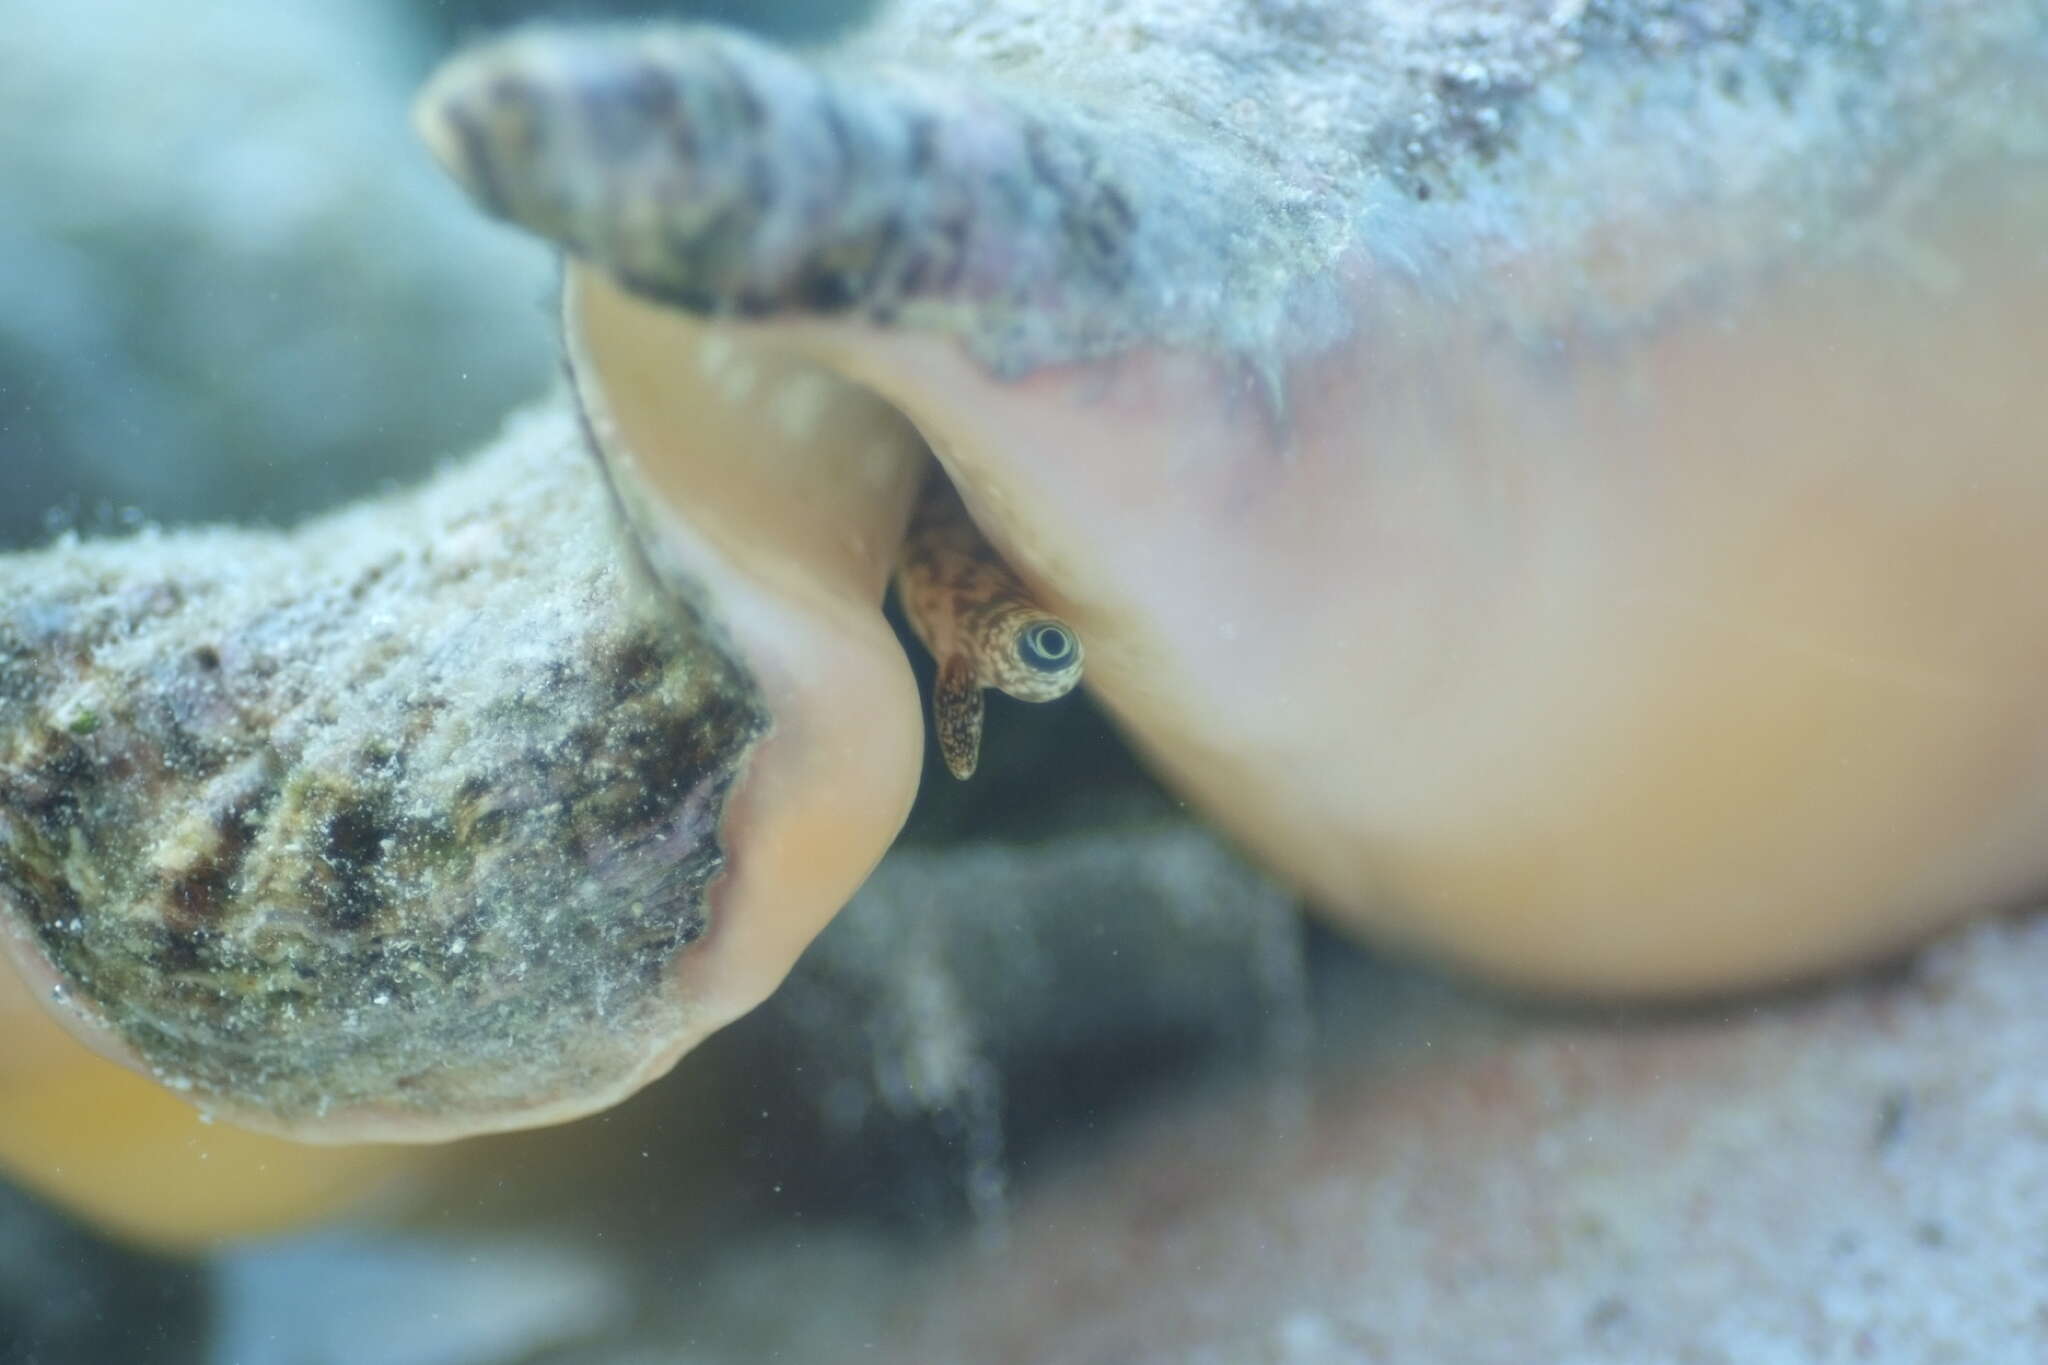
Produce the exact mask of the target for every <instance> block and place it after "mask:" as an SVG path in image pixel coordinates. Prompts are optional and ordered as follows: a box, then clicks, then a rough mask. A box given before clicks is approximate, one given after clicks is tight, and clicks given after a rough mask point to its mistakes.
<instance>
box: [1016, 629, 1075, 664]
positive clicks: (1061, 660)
mask: <svg viewBox="0 0 2048 1365" xmlns="http://www.w3.org/2000/svg"><path fill="white" fill-rule="evenodd" d="M1017 657H1018V658H1019V659H1021V660H1023V661H1024V664H1025V666H1026V667H1029V668H1036V669H1039V670H1041V671H1042V672H1046V673H1057V672H1059V671H1060V670H1061V669H1063V668H1065V667H1066V666H1067V665H1068V664H1069V663H1071V662H1072V661H1073V658H1074V633H1073V632H1072V631H1070V630H1068V629H1067V628H1066V627H1065V626H1063V625H1061V624H1060V623H1059V622H1057V621H1046V622H1044V623H1043V624H1040V625H1036V626H1033V627H1032V628H1031V629H1029V630H1027V631H1025V632H1024V633H1023V634H1022V635H1020V636H1019V637H1018V638H1017Z"/></svg>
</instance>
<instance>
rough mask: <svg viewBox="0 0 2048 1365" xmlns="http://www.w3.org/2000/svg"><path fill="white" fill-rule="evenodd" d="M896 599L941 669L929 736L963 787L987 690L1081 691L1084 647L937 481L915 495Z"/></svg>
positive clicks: (1047, 694) (940, 478)
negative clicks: (1076, 688) (1034, 596)
mask: <svg viewBox="0 0 2048 1365" xmlns="http://www.w3.org/2000/svg"><path fill="white" fill-rule="evenodd" d="M896 598H897V600H898V601H899V602H901V603H902V604H903V614H904V615H905V616H906V617H908V618H909V620H910V627H911V629H912V630H914V631H916V632H917V638H918V639H919V640H921V641H923V642H924V647H925V648H926V649H928V650H930V651H931V656H932V659H933V661H934V662H935V663H937V665H938V676H937V677H935V678H934V679H933V680H932V729H933V731H934V733H936V734H937V736H938V741H939V752H940V754H941V755H942V756H943V757H944V758H945V760H946V770H947V771H948V772H950V773H952V774H953V776H955V777H957V778H960V779H961V780H963V781H965V780H966V779H967V778H970V777H972V776H974V765H975V761H976V759H977V758H978V757H979V756H980V753H981V724H982V709H983V708H982V699H981V692H982V689H983V688H985V687H993V688H996V689H997V690H999V691H1001V692H1003V693H1005V694H1007V695H1009V696H1012V697H1015V698H1016V699H1017V700H1019V701H1057V700H1058V699H1059V698H1061V697H1064V696H1066V695H1067V693H1069V692H1071V691H1073V690H1074V684H1076V683H1078V682H1080V681H1081V642H1080V640H1079V638H1078V637H1076V636H1075V634H1074V632H1073V630H1072V628H1070V627H1069V626H1068V625H1067V624H1066V622H1064V621H1062V620H1060V619H1059V618H1058V617H1057V616H1054V615H1053V614H1052V613H1051V612H1049V611H1046V610H1045V609H1044V608H1043V607H1040V606H1039V605H1038V603H1037V602H1036V601H1034V600H1033V599H1032V596H1031V593H1030V590H1029V589H1027V588H1026V587H1025V586H1024V585H1023V583H1021V582H1019V581H1018V579H1017V575H1016V574H1014V573H1012V572H1011V571H1010V567H1009V565H1007V564H1005V563H1003V560H1002V556H1000V555H998V554H997V553H996V552H995V550H994V549H993V548H992V547H991V546H990V545H989V543H988V541H987V540H986V539H985V538H983V536H982V534H981V532H980V531H978V530H976V529H975V526H974V522H973V520H972V519H971V518H970V517H969V516H968V515H967V508H966V507H965V506H964V505H963V504H962V503H961V501H960V495H959V494H958V493H956V492H954V491H953V485H952V484H950V483H948V482H947V481H946V478H945V476H944V475H943V474H939V473H937V472H934V473H933V474H932V476H931V477H930V478H928V479H927V480H926V481H925V485H924V489H923V491H922V492H921V493H920V494H919V495H918V500H917V507H916V509H915V510H914V511H913V512H912V513H911V516H910V530H909V533H908V534H907V535H906V536H905V537H904V541H903V553H902V556H901V558H900V559H899V560H898V561H897V565H896Z"/></svg>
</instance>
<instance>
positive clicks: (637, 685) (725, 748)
mask: <svg viewBox="0 0 2048 1365" xmlns="http://www.w3.org/2000/svg"><path fill="white" fill-rule="evenodd" d="M630 562H631V561H630V559H629V558H628V557H627V556H625V555H624V554H622V553H621V551H620V547H619V544H618V542H617V540H616V539H615V537H614V534H613V531H612V527H611V524H610V513H609V511H608V508H607V504H606V495H605V493H604V491H603V486H602V484H601V482H600V480H599V478H598V477H597V474H596V472H595V469H594V466H593V465H592V463H591V462H590V460H589V458H588V456H587V454H585V452H584V451H583V450H582V449H581V448H580V441H579V438H578V435H577V433H576V432H575V430H574V427H573V424H572V422H571V421H570V420H569V419H568V417H567V416H566V415H565V414H560V413H556V414H552V415H549V416H546V417H538V418H534V419H530V420H529V421H527V422H526V423H525V425H524V426H523V427H522V428H521V429H520V430H519V431H518V432H517V433H516V434H515V438H514V439H512V440H509V441H508V442H506V443H504V444H502V445H500V446H499V447H497V448H496V449H495V450H494V452H493V453H492V455H491V456H490V457H488V458H486V459H484V460H482V461H480V462H477V463H472V464H470V465H468V466H465V467H463V468H460V469H458V470H456V471H454V472H451V473H448V474H444V475H443V476H441V477H440V478H439V479H437V480H435V481H434V482H433V483H432V484H430V485H428V486H427V487H425V488H423V489H421V490H419V491H417V492H413V493H410V494H407V495H405V496H401V497H394V498H387V499H383V500H380V501H377V502H373V503H370V504H367V505H364V506H362V507H359V508H356V509H354V510H352V511H349V512H347V513H344V514H341V515H338V516H334V517H330V518H328V519H325V520H323V521H320V522H318V523H315V524H313V525H311V526H309V527H307V528H304V529H302V530H300V531H297V532H294V533H291V534H289V535H283V534H276V533H264V532H255V531H229V530H216V531H201V532H190V533H180V534H174V535H155V534H150V535H143V536H139V537H136V538H132V539H128V540H122V541H110V542H88V543H69V544H65V545H62V546H59V547H57V548H55V549H52V550H50V551H47V552H45V553H42V554H39V555H34V556H25V557H17V558H13V559H9V560H5V561H0V742H4V744H5V746H6V747H5V749H4V750H0V900H4V901H5V902H6V903H7V905H6V908H7V909H8V910H9V911H10V912H11V914H12V916H13V917H14V921H15V923H16V925H17V926H18V927H17V929H16V930H15V932H16V933H18V934H21V935H23V936H24V937H25V938H26V939H27V940H28V944H27V946H28V947H29V948H30V949H31V950H32V952H33V954H35V955H36V956H37V957H39V958H40V959H41V960H42V961H43V962H44V963H45V964H46V966H47V968H48V969H49V971H50V972H51V973H52V974H53V976H54V983H53V984H52V985H51V987H50V988H51V989H52V991H53V992H54V993H55V994H56V995H57V996H58V997H59V999H60V1001H61V1002H62V1003H63V1004H64V1005H65V1006H66V1007H67V1008H68V1010H69V1011H72V1012H75V1014H76V1016H79V1017H80V1022H81V1025H82V1026H83V1027H84V1028H85V1029H86V1030H87V1031H88V1032H90V1033H92V1034H94V1035H96V1036H97V1037H98V1038H99V1040H100V1041H101V1042H102V1044H103V1045H105V1046H110V1047H111V1048H112V1049H113V1050H116V1051H127V1052H130V1053H132V1054H133V1055H134V1056H136V1057H137V1058H139V1060H140V1061H141V1062H142V1063H143V1064H144V1065H145V1066H146V1067H147V1068H148V1069H149V1070H150V1071H152V1072H153V1073H154V1074H156V1075H157V1076H158V1077H159V1078H161V1079H163V1080H164V1081H165V1082H167V1083H168V1084H170V1085H172V1086H173V1087H175V1088H177V1089H179V1090H182V1091H187V1092H189V1093H190V1095H191V1096H192V1098H194V1099H195V1100H198V1101H199V1102H201V1103H202V1104H204V1105H207V1106H210V1107H215V1108H218V1109H220V1110H222V1111H223V1112H225V1113H226V1114H228V1115H231V1116H237V1117H242V1118H251V1117H253V1118H254V1119H255V1120H257V1121H259V1122H263V1123H266V1124H271V1123H284V1124H287V1125H288V1124H291V1123H293V1122H295V1121H297V1120H300V1119H305V1118H309V1117H317V1116H322V1115H329V1114H340V1113H346V1112H348V1111H351V1110H354V1109H357V1108H368V1109H371V1110H374V1111H376V1112H378V1113H380V1114H382V1115H385V1116H387V1117H389V1118H391V1119H392V1120H393V1121H394V1122H397V1123H400V1124H403V1123H405V1122H408V1121H414V1120H416V1121H418V1122H420V1123H423V1124H432V1125H439V1124H460V1125H463V1126H466V1127H490V1126H498V1125H499V1124H501V1123H509V1122H516V1121H519V1119H520V1116H521V1115H522V1114H524V1113H526V1112H528V1111H530V1110H532V1109H534V1108H535V1107H536V1106H544V1105H545V1104H547V1103H548V1102H550V1101H552V1100H554V1099H556V1098H557V1097H561V1096H566V1095H570V1094H578V1093H585V1092H589V1091H591V1090H592V1089H593V1088H595V1089H598V1090H607V1089H617V1088H619V1087H621V1086H622V1085H623V1086H624V1088H627V1089H630V1087H631V1083H634V1078H637V1077H639V1076H640V1073H641V1072H643V1071H644V1070H645V1067H646V1064H647V1059H648V1058H649V1057H650V1056H652V1055H653V1054H655V1053H657V1052H658V1051H659V1050H660V1048H661V1046H662V1045H663V1044H664V1043H665V1042H666V1040H667V1039H669V1038H670V1037H672V1036H673V1034H674V1033H675V1031H676V1029H677V1027H678V1020H679V1018H680V1017H681V1014H682V1012H683V1011H685V1010H686V1009H687V1004H686V1002H679V1001H677V1000H675V999H674V998H672V994H671V991H670V990H669V988H668V986H667V974H668V971H669V969H670V967H671V965H672V963H673V961H674V959H675V957H676V955H677V953H678V952H679V951H681V950H682V949H683V948H684V947H685V945H687V944H689V943H690V942H691V941H692V940H694V939H696V938H697V937H698V936H699V935H700V934H701V933H702V932H703V931H704V929H705V925H706V888H707V885H708V884H709V883H710V882H711V881H712V879H713V878H714V877H715V876H716V875H717V873H718V871H719V869H720V867H721V865H722V861H723V854H722V851H721V848H720V843H719V828H718V827H719V819H720V814H721V810H722V802H723V799H724V797H725V794H726V792H727V790H728V788H729V786H730V784H731V783H732V781H733V779H734V775H735V772H736V770H737V769H738V767H739V765H740V764H741V763H742V761H743V760H744V758H745V756H746V754H747V752H748V750H749V747H750V745H751V744H752V743H753V741H754V740H755V738H756V737H757V736H758V735H759V734H760V733H761V732H762V730H763V726H764V718H763V716H762V714H761V712H760V711H759V709H758V708H757V706H756V704H755V702H754V700H753V692H752V688H751V684H750V682H749V679H748V678H747V677H746V675H745V674H744V673H743V672H742V671H741V669H740V668H739V666H737V665H736V664H734V663H733V662H732V661H731V660H730V658H729V657H728V655H727V654H726V653H725V651H724V650H723V649H722V648H721V647H720V646H719V644H718V643H717V639H716V632H715V631H714V630H713V629H711V628H710V627H709V626H708V625H707V623H706V622H705V620H704V619H703V618H702V617H701V616H700V615H699V614H697V613H696V612H695V611H694V610H693V609H692V608H690V607H689V606H687V605H684V604H680V603H675V602H670V601H667V600H660V601H657V600H655V599H654V598H653V597H652V596H651V595H650V594H648V593H647V592H646V591H644V590H643V589H642V588H640V587H639V586H638V585H636V584H635V583H634V581H633V580H632V576H631V573H630V570H629V568H628V566H629V564H630Z"/></svg>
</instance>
